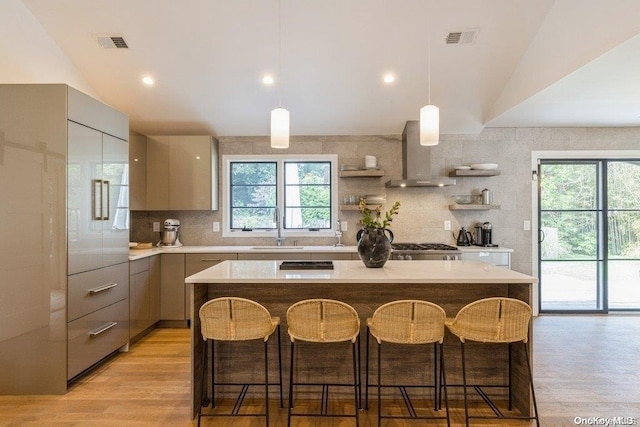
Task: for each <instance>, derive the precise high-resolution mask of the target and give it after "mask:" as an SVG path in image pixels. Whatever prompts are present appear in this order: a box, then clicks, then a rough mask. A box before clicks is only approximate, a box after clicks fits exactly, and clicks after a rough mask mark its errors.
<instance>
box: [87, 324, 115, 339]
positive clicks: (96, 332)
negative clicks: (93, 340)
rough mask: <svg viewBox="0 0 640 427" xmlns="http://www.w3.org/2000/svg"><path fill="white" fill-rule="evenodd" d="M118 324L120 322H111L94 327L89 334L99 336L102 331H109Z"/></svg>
mask: <svg viewBox="0 0 640 427" xmlns="http://www.w3.org/2000/svg"><path fill="white" fill-rule="evenodd" d="M117 324H118V322H109V323H107V324H106V325H102V326H100V327H99V328H97V329H94V330H93V331H91V332H89V336H92V337H97V336H98V335H100V334H101V333H103V332H107V331H108V330H109V329H111V328H113V327H114V326H116V325H117Z"/></svg>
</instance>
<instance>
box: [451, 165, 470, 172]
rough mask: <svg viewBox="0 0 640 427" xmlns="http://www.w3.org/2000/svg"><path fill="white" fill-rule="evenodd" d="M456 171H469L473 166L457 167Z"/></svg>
mask: <svg viewBox="0 0 640 427" xmlns="http://www.w3.org/2000/svg"><path fill="white" fill-rule="evenodd" d="M454 169H457V170H459V171H468V170H469V169H471V166H456V167H455V168H454Z"/></svg>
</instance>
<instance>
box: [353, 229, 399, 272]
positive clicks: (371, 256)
mask: <svg viewBox="0 0 640 427" xmlns="http://www.w3.org/2000/svg"><path fill="white" fill-rule="evenodd" d="M385 232H386V233H387V234H388V237H387V234H385ZM357 238H358V256H359V257H360V259H361V260H362V262H363V263H364V265H365V266H366V267H369V268H380V267H382V266H384V264H385V263H386V262H387V261H388V260H389V256H390V255H391V242H392V241H393V233H392V232H391V230H387V229H384V228H365V229H362V230H360V231H358V234H357Z"/></svg>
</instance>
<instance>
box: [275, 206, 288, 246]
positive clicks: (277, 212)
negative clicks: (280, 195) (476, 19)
mask: <svg viewBox="0 0 640 427" xmlns="http://www.w3.org/2000/svg"><path fill="white" fill-rule="evenodd" d="M273 220H274V221H275V222H276V229H277V230H278V236H277V237H276V246H282V242H284V241H285V240H287V238H286V237H282V221H281V218H280V208H278V207H277V206H276V208H275V210H274V211H273Z"/></svg>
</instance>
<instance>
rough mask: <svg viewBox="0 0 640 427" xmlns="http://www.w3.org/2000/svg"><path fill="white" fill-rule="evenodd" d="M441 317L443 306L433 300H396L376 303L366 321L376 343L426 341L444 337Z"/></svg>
mask: <svg viewBox="0 0 640 427" xmlns="http://www.w3.org/2000/svg"><path fill="white" fill-rule="evenodd" d="M445 317H446V314H445V312H444V310H443V309H442V308H441V307H440V306H438V305H436V304H433V303H430V302H427V301H419V300H400V301H393V302H390V303H387V304H384V305H382V306H380V307H378V309H377V310H376V311H375V312H374V313H373V317H371V318H370V319H368V320H367V323H368V326H369V328H370V331H371V335H373V336H374V337H375V338H376V340H378V342H379V343H380V342H382V341H386V342H390V343H397V344H428V343H433V342H437V343H441V342H442V340H443V339H444V320H445Z"/></svg>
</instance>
